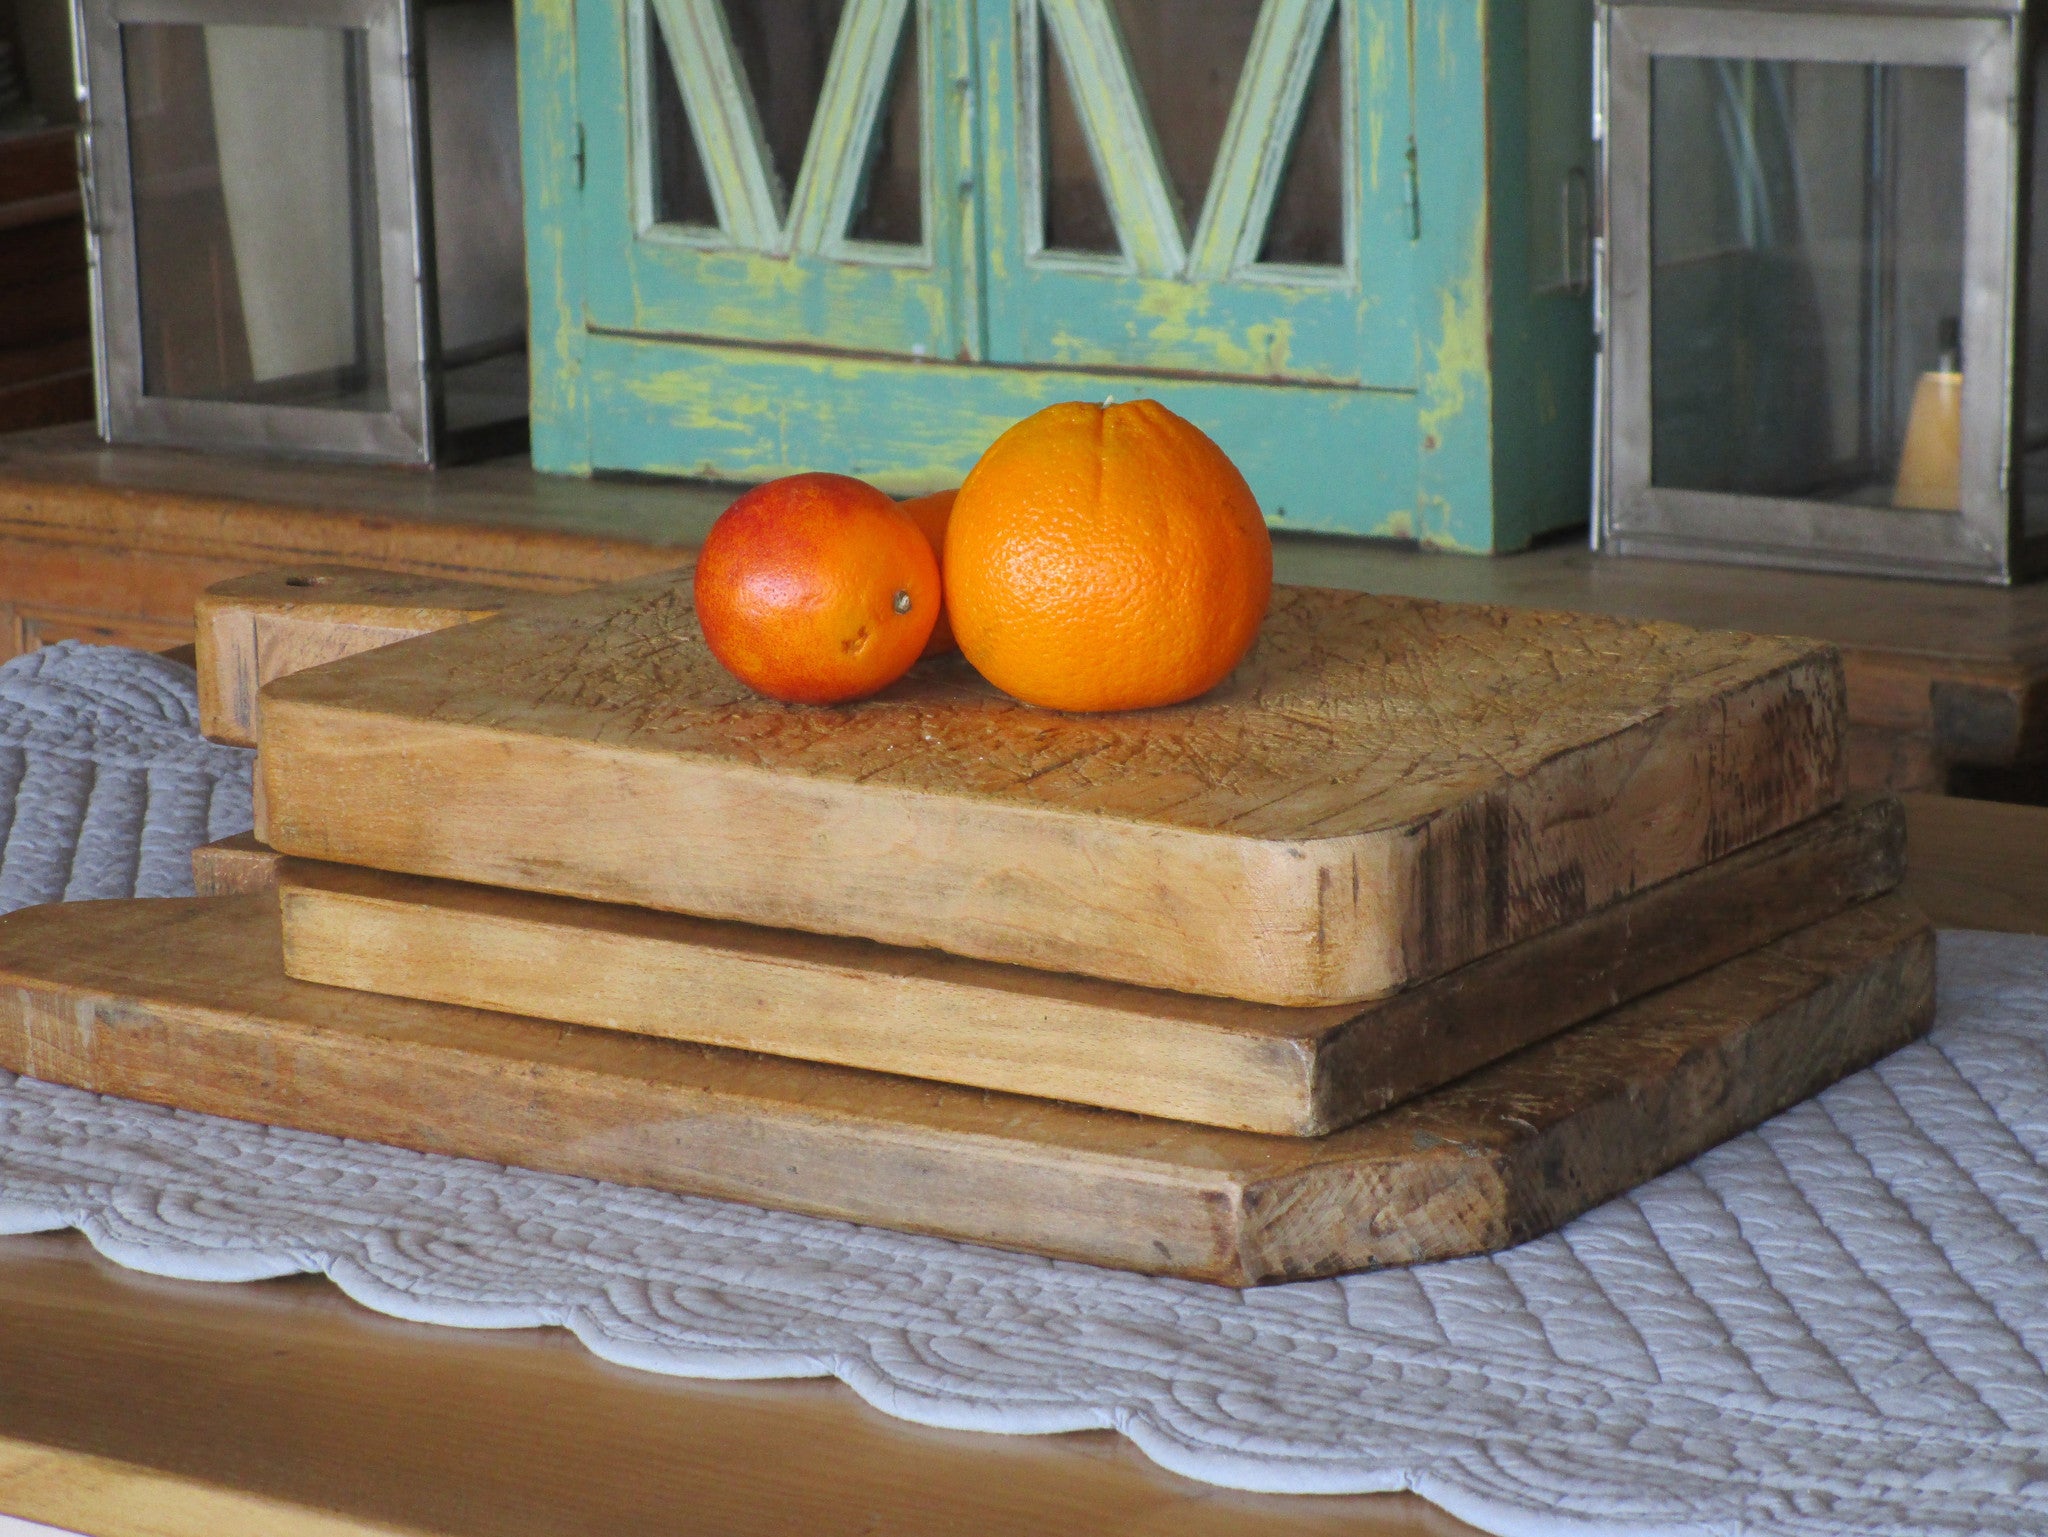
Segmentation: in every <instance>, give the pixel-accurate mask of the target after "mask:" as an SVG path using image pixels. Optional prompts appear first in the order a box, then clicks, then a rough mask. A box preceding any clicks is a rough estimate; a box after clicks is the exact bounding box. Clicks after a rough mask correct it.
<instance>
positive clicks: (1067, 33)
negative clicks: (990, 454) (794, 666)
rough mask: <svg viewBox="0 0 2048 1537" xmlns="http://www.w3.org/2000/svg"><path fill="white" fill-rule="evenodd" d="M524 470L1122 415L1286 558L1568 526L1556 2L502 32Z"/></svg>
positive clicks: (744, 460) (886, 461)
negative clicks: (1295, 545) (525, 419)
mask: <svg viewBox="0 0 2048 1537" xmlns="http://www.w3.org/2000/svg"><path fill="white" fill-rule="evenodd" d="M519 20H520V110H521V120H522V125H523V128H522V131H523V134H524V142H525V176H526V188H527V200H526V217H527V236H528V243H527V251H528V263H529V267H530V290H531V294H532V304H533V325H532V360H533V394H534V398H533V452H534V460H535V463H536V464H537V465H538V466H539V467H540V468H542V469H544V470H550V471H556V472H560V473H567V474H589V473H592V472H593V471H606V470H624V471H639V472H647V473H655V474H669V475H686V476H700V477H707V478H712V479H719V480H733V481H754V480H761V479H766V478H768V477H771V476H775V475H781V474H787V473H790V472H793V471H797V470H804V469H836V470H842V471H845V472H847V473H851V474H857V475H862V476H865V477H867V478H869V479H871V480H873V481H875V482H876V483H877V484H880V485H882V486H884V487H885V488H887V489H889V490H891V491H893V492H896V493H899V494H908V493H912V492H918V491H926V490H932V489H935V488H939V487H943V486H950V485H957V484H958V483H959V480H960V478H961V476H962V475H964V474H965V473H966V471H967V469H968V468H969V467H970V466H971V465H972V464H973V463H974V460H975V459H976V458H977V457H978V456H979V454H980V452H981V450H982V449H983V448H985V447H986V446H987V445H988V443H989V442H990V440H991V439H993V438H994V437H995V435H996V434H997V433H998V432H1000V431H1002V429H1003V428H1005V427H1007V426H1009V425H1010V424H1011V423H1012V422H1014V421H1016V420H1017V419H1018V418H1020V417H1022V416H1024V415H1027V414H1029V413H1030V412H1032V411H1034V410H1036V409H1038V408H1039V407H1040V406H1043V405H1046V404H1049V403H1050V402H1053V401H1057V400H1070V399H1092V400H1100V399H1106V398H1111V397H1114V398H1118V399H1130V398H1133V397H1136V396H1141V395H1142V396H1150V397H1152V398H1155V399H1157V400H1160V401H1162V402H1164V403H1165V404H1166V405H1168V406H1170V407H1172V408H1173V409H1174V410H1176V411H1179V412H1180V413H1181V414H1183V415H1185V416H1187V417H1188V418H1190V419H1191V420H1193V421H1195V422H1196V423H1198V424H1199V425H1201V426H1202V427H1203V428H1204V429H1205V430H1207V431H1208V432H1209V433H1210V434H1211V435H1212V436H1214V437H1215V438H1216V439H1217V440H1218V441H1219V442H1220V443H1222V444H1223V446H1224V447H1225V448H1226V449H1227V450H1228V451H1229V452H1230V453H1231V454H1232V456H1233V457H1234V458H1235V459H1236V460H1237V462H1238V464H1239V465H1240V466H1241V467H1242V468H1243V469H1244V471H1245V474H1246V477H1247V478H1248V479H1249V480H1250V482H1251V484H1252V488H1253V490H1254V491H1255V492H1256V493H1257V494H1258V497H1259V500H1260V503H1261V505H1262V506H1263V507H1264V508H1265V509H1266V513H1267V516H1268V519H1269V520H1270V521H1271V522H1272V523H1273V525H1274V526H1275V527H1278V528H1298V529H1309V530H1321V531H1328V532H1341V533H1352V534H1370V535H1380V536H1390V537H1397V538H1416V539H1419V540H1421V541H1422V542H1423V543H1425V544H1429V545H1433V546H1437V547H1442V548H1450V549H1463V550H1481V551H1487V550H1509V549H1516V548H1520V547H1521V546H1523V545H1525V544H1527V543H1528V542H1529V540H1530V539H1531V538H1533V537H1534V536H1536V535H1538V534H1540V533H1543V532H1545V531H1546V530H1550V529H1554V528H1560V527H1565V526H1569V525H1572V524H1576V523H1580V522H1583V521H1584V518H1585V515H1586V507H1587V500H1588V465H1589V461H1590V449H1589V441H1588V439H1589V430H1590V402H1591V391H1592V344H1591V331H1590V325H1589V302H1588V298H1587V294H1586V283H1587V279H1588V276H1589V274H1590V272H1591V261H1590V258H1589V254H1588V250H1587V245H1588V242H1589V241H1590V239H1591V235H1592V229H1591V219H1592V210H1591V205H1590V201H1589V199H1588V197H1587V195H1586V193H1587V188H1588V187H1589V185H1590V181H1589V172H1590V170H1591V146H1590V132H1589V105H1588V104H1589V96H1588V89H1589V88H1588V83H1587V82H1588V75H1589V58H1588V41H1589V38H1590V32H1591V29H1590V7H1589V5H1588V4H1587V3H1586V0H1494V3H1487V0H520V16H519Z"/></svg>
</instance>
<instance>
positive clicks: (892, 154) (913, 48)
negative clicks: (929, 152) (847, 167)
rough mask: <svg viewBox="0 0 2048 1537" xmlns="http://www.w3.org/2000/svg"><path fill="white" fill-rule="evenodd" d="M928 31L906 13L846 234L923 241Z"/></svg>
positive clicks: (887, 240)
mask: <svg viewBox="0 0 2048 1537" xmlns="http://www.w3.org/2000/svg"><path fill="white" fill-rule="evenodd" d="M923 40H924V31H923V28H921V27H919V26H918V25H917V18H916V17H915V16H911V17H909V18H907V21H906V24H905V26H904V28H903V30H902V32H901V33H900V34H899V35H898V36H897V39H896V62H895V63H894V64H892V65H890V66H889V84H888V86H887V88H886V89H885V90H884V92H883V95H882V100H881V104H880V107H879V108H878V110H877V115H876V122H875V128H874V137H873V138H872V139H870V140H869V142H868V150H867V159H866V161H865V162H864V163H863V165H862V168H861V183H860V189H859V191H858V192H857V193H855V195H854V204H853V217H852V218H851V219H850V220H849V221H848V223H847V227H846V233H847V234H849V235H851V236H852V237H853V238H854V239H855V240H873V241H877V242H880V243H882V244H886V245H906V246H914V245H922V244H923V243H924V152H923V144H924V96H923V92H921V91H920V90H919V89H918V84H917V82H918V77H919V75H920V74H921V73H922V72H923V61H922V59H921V58H920V57H919V49H920V47H921V46H922V44H923Z"/></svg>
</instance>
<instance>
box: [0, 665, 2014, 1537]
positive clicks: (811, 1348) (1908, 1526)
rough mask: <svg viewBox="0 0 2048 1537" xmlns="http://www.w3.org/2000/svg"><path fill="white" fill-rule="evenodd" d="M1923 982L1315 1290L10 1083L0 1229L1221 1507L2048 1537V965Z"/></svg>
mask: <svg viewBox="0 0 2048 1537" xmlns="http://www.w3.org/2000/svg"><path fill="white" fill-rule="evenodd" d="M45 665H46V666H47V665H49V664H45ZM18 666H19V664H16V663H10V664H8V665H7V666H6V667H0V708H4V709H5V710H7V711H19V710H24V709H30V710H32V709H33V708H34V706H33V705H24V704H22V703H21V702H20V694H21V693H22V690H21V689H19V688H18V687H17V684H19V682H20V679H19V675H18V674H15V673H14V672H13V669H15V668H16V667H18ZM187 687H188V688H189V684H188V685H187ZM173 691H175V689H173ZM28 692H31V693H33V692H34V691H33V690H29V691H28ZM124 697H125V696H124ZM136 697H137V698H145V697H153V696H149V695H148V694H147V691H144V693H143V694H142V695H138V696H136ZM11 729H12V728H11V727H9V726H7V725H6V724H5V723H4V722H0V739H4V740H8V741H14V740H17V739H18V737H17V736H14V735H9V734H8V733H9V731H10V730H11ZM106 738H107V739H108V740H110V741H111V740H125V738H123V737H122V736H121V733H119V732H117V731H111V730H109V731H107V732H106ZM182 750H183V751H186V752H193V751H196V749H194V748H193V747H192V745H191V744H190V743H189V742H188V743H186V744H185V746H184V748H183V749H182ZM171 755H172V756H173V757H175V756H176V751H175V750H174V751H172V754H171ZM207 761H212V760H207ZM142 772H143V773H144V774H145V775H146V776H148V775H153V774H154V772H155V771H154V770H151V769H146V768H145V769H143V770H142ZM150 782H151V783H152V784H153V783H154V782H155V781H154V779H153V778H152V779H151V780H150ZM214 793H215V794H217V795H219V796H221V797H223V799H224V798H225V796H226V794H227V792H225V791H224V790H219V789H218V788H216V791H215V792H214ZM25 810H26V803H25V802H22V801H20V800H19V799H18V800H17V807H16V812H15V825H16V826H17V827H20V826H21V825H22V819H23V816H24V814H25ZM86 820H87V825H89V826H90V825H96V824H94V823H93V822H92V818H91V817H90V816H88V817H87V819H86ZM110 827H111V824H110ZM104 837H105V841H106V844H107V846H109V847H112V846H115V845H116V844H118V843H119V842H120V840H119V839H118V838H116V837H114V836H113V833H112V832H111V830H109V831H107V832H106V833H105V834H104ZM14 842H15V840H14V837H13V836H12V835H10V838H9V840H8V844H7V849H6V862H5V864H4V865H0V890H9V891H11V890H13V889H14V888H13V886H12V885H11V884H9V883H10V882H12V880H13V879H14V877H13V873H12V870H11V868H9V867H11V864H12V861H13V858H14V853H13V850H14ZM43 857H45V859H46V861H47V862H57V860H56V856H53V855H51V854H50V853H49V851H48V849H45V851H44V856H43ZM1941 968H1942V985H1941V1020H1940V1024H1939V1026H1938V1027H1937V1029H1936V1032H1935V1034H1934V1035H1933V1036H1932V1037H1931V1038H1930V1039H1929V1040H1928V1041H1927V1042H1925V1043H1922V1044H1919V1045H1916V1046H1913V1047H1910V1048H1908V1049H1907V1050H1905V1051H1902V1052H1900V1053H1898V1054H1897V1055H1896V1056H1894V1057H1892V1058H1890V1059H1889V1060H1887V1061H1886V1062H1884V1063H1882V1064H1880V1065H1879V1066H1878V1067H1876V1068H1874V1069H1872V1070H1871V1071H1869V1072H1866V1073H1862V1074H1859V1075H1858V1076H1856V1077H1855V1078H1852V1079H1850V1080H1848V1081H1847V1082H1844V1083H1842V1084H1840V1085H1838V1086H1837V1087H1835V1088H1834V1089H1831V1090H1829V1091H1828V1092H1827V1093H1826V1094H1824V1095H1822V1096H1821V1097H1820V1098H1819V1099H1817V1100H1815V1101H1812V1102H1810V1103H1808V1104H1805V1105H1802V1106H1800V1107H1798V1108H1796V1109H1794V1110H1792V1111H1790V1112H1788V1113H1787V1114H1785V1115H1782V1116H1780V1117H1778V1118H1777V1119H1776V1120H1774V1121H1772V1122H1770V1123H1769V1124H1768V1125H1766V1126H1765V1127H1763V1128H1761V1129H1760V1130H1758V1131H1756V1132H1753V1133H1751V1134H1749V1135H1747V1136H1744V1137H1740V1138H1738V1139H1736V1140H1735V1141H1733V1142H1730V1143H1728V1144H1726V1145H1724V1146H1722V1147H1721V1148H1718V1149H1716V1150H1715V1151H1713V1152H1711V1153H1709V1154H1707V1155H1706V1156H1705V1157H1703V1158H1701V1159H1699V1160H1697V1161H1696V1162H1695V1163H1693V1164H1692V1165H1690V1166H1688V1167H1687V1168H1685V1169H1682V1170H1679V1171H1677V1172H1675V1173H1672V1174H1669V1175H1667V1176H1665V1177H1664V1178H1662V1179H1659V1180H1656V1181H1654V1182H1653V1183H1651V1184H1649V1185H1646V1186H1644V1187H1643V1188H1641V1189H1639V1190H1637V1191H1636V1192H1634V1193H1633V1194H1632V1195H1630V1196H1628V1197H1626V1198H1624V1199H1622V1200H1618V1201H1614V1202H1611V1203H1610V1204H1608V1205H1607V1206H1604V1207H1602V1208H1600V1209H1599V1210H1597V1211H1595V1212H1592V1213H1590V1214H1589V1215H1587V1216H1585V1217H1582V1218H1580V1219H1579V1220H1578V1221H1577V1222H1574V1223H1572V1224H1571V1225H1570V1226H1569V1227H1568V1228H1566V1229H1565V1230H1564V1231H1563V1232H1561V1233H1558V1234H1556V1235H1554V1236H1552V1237H1549V1238H1545V1239H1540V1240H1538V1241H1536V1242H1534V1243H1530V1244H1526V1245H1524V1246H1523V1247H1521V1248H1519V1249H1516V1250H1513V1251H1510V1252H1509V1253H1506V1254H1500V1255H1495V1256H1491V1257H1488V1258H1481V1259H1470V1260H1456V1261H1451V1262H1448V1263H1444V1264H1438V1265H1431V1266H1425V1267H1418V1268H1416V1269H1413V1270H1408V1271H1397V1272H1387V1273H1382V1274H1379V1275H1371V1276H1360V1277H1352V1278H1349V1279H1345V1280H1338V1281H1319V1282H1306V1283H1301V1284H1296V1285H1288V1286H1279V1287H1272V1288H1268V1289H1266V1290H1262V1291H1253V1292H1245V1293H1239V1292H1233V1291H1229V1290H1225V1289H1222V1288H1216V1287H1208V1286H1202V1285H1197V1284H1193V1283H1187V1282H1178V1281H1159V1280H1150V1279H1146V1278H1143V1277H1139V1276H1131V1275H1124V1274H1120V1273H1117V1272H1114V1271H1104V1270H1096V1269H1092V1268H1090V1267H1088V1266H1084V1265H1074V1264H1065V1263H1058V1262H1053V1261H1047V1260H1040V1259H1033V1258H1029V1257H1025V1256H1019V1255H1010V1254H1003V1253H999V1252H996V1251H994V1250H989V1249H979V1248H974V1247H971V1246H968V1245H963V1244H955V1243H949V1242H946V1241H944V1240H940V1239H930V1238H917V1237H910V1236H905V1235H901V1234H892V1233H886V1232H882V1231H879V1230H876V1229H870V1228H860V1227H854V1226H851V1225H848V1224H844V1223H837V1222H827V1221H820V1220H816V1219H811V1218H805V1217H797V1216H791V1215H788V1214H782V1213H774V1212H762V1211H755V1210H752V1209H750V1208H747V1207H743V1206H736V1205H728V1204H723V1203H720V1202H715V1201H706V1200H693V1199H688V1198H684V1197H676V1196H666V1195H659V1194H655V1193H653V1192H648V1191H641V1190H631V1189H625V1188H622V1187H619V1186H613V1185H606V1184H601V1183H596V1182H592V1181H587V1180H576V1179H568V1178H563V1177H560V1176H553V1175H545V1174H535V1173H529V1172H525V1171H521V1170H513V1169H503V1168H499V1167H496V1166H493V1165H486V1164H480V1163H473V1162H467V1161H462V1160H456V1159H448V1158H437V1157H431V1156H427V1155H423V1154H416V1153H407V1152H402V1151H399V1150H396V1149H391V1148H383V1147H378V1146H374V1145H370V1144H364V1143H354V1142H345V1141H340V1140H337V1139H334V1138H328V1137H319V1136H312V1135H308V1134H305V1133H300V1132H290V1131H280V1130H273V1129H268V1128H263V1127H256V1126H248V1125H243V1124H240V1123H236V1122H231V1121H223V1120H218V1119H214V1118H211V1117H206V1116H198V1115H189V1114H184V1113H181V1112H172V1111H165V1110H159V1109H154V1108H151V1107H148V1106H144V1105H138V1104H134V1103H131V1102H127V1101H121V1100H113V1099H104V1098H99V1097H96V1096H93V1095H88V1094H83V1093H80V1092H77V1091H75V1090H71V1089H65V1088H59V1087H54V1086H51V1085H48V1084H42V1083H37V1082H33V1081H31V1080H27V1079H10V1078H7V1077H6V1076H5V1075H0V1231H4V1232H35V1231H46V1230H53V1229H59V1228H67V1227H75V1228H77V1229H79V1230H81V1231H82V1232H84V1233H85V1234H86V1235H87V1236H88V1237H89V1238H90V1239H91V1240H92V1242H93V1243H94V1244H95V1245H96V1246H97V1247H99V1248H100V1249H101V1250H102V1251H103V1252H104V1253H106V1254H108V1255H110V1256H111V1257H113V1258H114V1259H116V1260H118V1261H120V1262H122V1263H124V1264H128V1265H132V1266H135V1267H137V1268H139V1269H144V1270H149V1271H153V1272H156V1273H159V1274H165V1275H173V1276H184V1277H193V1278H201V1279H214V1280H251V1279H256V1278H259V1277H265V1276H275V1275H283V1274H289V1273H294V1272H301V1271H319V1272H324V1273H325V1274H327V1275H328V1276H330V1277H332V1278H333V1279H334V1281H335V1282H336V1283H337V1284H338V1285H340V1286H341V1287H342V1288H343V1290H345V1291H346V1292H348V1293H349V1295H351V1296H353V1297H355V1298H356V1299H358V1300H359V1301H361V1302H363V1303H365V1304H366V1305H368V1306H370V1307H372V1308H376V1309H378V1310H380V1311H383V1312H387V1313H391V1314H394V1315H397V1316H400V1317H405V1318H412V1319H419V1320H425V1321H429V1322H438V1323H447V1324H455V1325H460V1326H465V1327H472V1328H512V1327H529V1326H533V1325H538V1324H556V1325H560V1326H562V1327H564V1328H568V1329H570V1330H573V1331H574V1332H575V1333H576V1335H577V1336H578V1337H579V1338H580V1339H581V1340H582V1341H583V1342H584V1343H585V1344H586V1345H587V1346H588V1347H589V1348H590V1349H591V1350H593V1351H594V1352H596V1353H597V1354H599V1355H601V1356H604V1357H605V1358H607V1359H609V1360H612V1361H617V1362H621V1363H624V1364H626V1365H630V1366H636V1367H641V1368H645V1369H647V1370H652V1371H664V1372H672V1373H678V1374H682V1375H690V1376H703V1377H790V1376H817V1375H826V1374H830V1375H833V1376H836V1377H839V1378H840V1379H842V1380H843V1381H845V1382H846V1383H848V1384H849V1385H850V1386H851V1387H852V1388H853V1389H854V1391H856V1392H857V1393H859V1394H860V1395H861V1396H862V1397H863V1398H865V1399H866V1400H867V1401H868V1402H870V1403H872V1404H874V1405H876V1406H877V1407H879V1408H881V1409H883V1410H885V1411H887V1412H889V1413H892V1414H896V1415H900V1416H902V1417H903V1418H906V1419H911V1420H916V1421H920V1422H923V1423H926V1424H933V1425H941V1426H949V1427H960V1428H968V1429H979V1430H991V1431H1007V1432H1021V1433H1031V1432H1048V1431H1060V1430H1073V1429H1081V1428H1093V1427H1103V1426H1108V1427H1113V1428H1115V1429H1117V1430H1120V1431H1121V1432H1123V1433H1124V1434H1125V1435H1127V1436H1129V1437H1130V1438H1131V1439H1132V1440H1133V1441H1135V1442H1136V1443H1137V1444H1138V1445H1139V1446H1141V1447H1142V1448H1144V1450H1145V1451H1146V1452H1147V1453H1149V1454H1150V1455H1151V1456H1152V1457H1154V1458H1155V1459H1157V1460H1158V1461H1159V1462H1160V1463H1162V1464H1164V1465H1165V1466H1167V1467H1169V1468H1172V1469H1175V1470H1177V1471H1179V1472H1181V1473H1185V1474H1188V1475H1190V1476H1192V1477H1195V1478H1199V1479H1205V1480H1208V1481H1210V1482H1213V1483H1219V1484H1226V1485H1230V1486H1234V1487H1238V1488H1244V1489H1256V1490H1277V1491H1299V1492H1352V1491H1359V1492H1363V1491H1375V1490H1390V1489H1403V1488H1405V1489H1412V1490H1415V1491H1417V1492H1418V1493H1420V1494H1422V1495H1424V1496H1426V1497H1427V1498H1429V1499H1431V1500H1433V1501H1435V1502H1436V1503H1437V1504H1439V1505H1441V1506H1443V1507H1445V1508H1446V1509H1448V1510H1450V1511H1451V1512H1452V1513H1454V1514H1456V1515H1458V1516H1461V1517H1463V1518H1464V1519H1465V1520H1467V1521H1470V1522H1472V1523H1473V1524H1475V1525H1477V1526H1480V1527H1482V1528H1485V1529H1487V1530H1490V1531H1496V1532H1501V1533H1510V1534H1529V1537H1538V1534H1541V1537H1550V1534H1562V1533H1582V1532H1583V1533H1594V1532H1598V1533H1623V1532H1626V1533H1639V1534H1650V1533H1659V1534H1662V1533H1699V1534H1707V1533H1715V1534H1722V1533H1730V1534H1732V1533H1757V1534H1765V1533H1783V1534H1802V1537H1803V1534H1821V1533H1828V1534H1836V1533H1858V1534H1866V1533H1867V1534H1873V1537H1875V1534H1885V1537H1902V1534H1916V1533H1928V1534H1933V1533H1942V1534H1957V1537H1961V1534H1966V1533H1991V1534H2012V1537H2019V1534H2022V1533H2040V1532H2043V1531H2048V1370H2044V1361H2048V1171H2044V1169H2043V1166H2042V1158H2043V1154H2044V1152H2048V940H2044V939H2035V938H2029V937H2016V936H2007V935H1988V934H1949V935H1945V936H1943V940H1942V951H1941Z"/></svg>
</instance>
